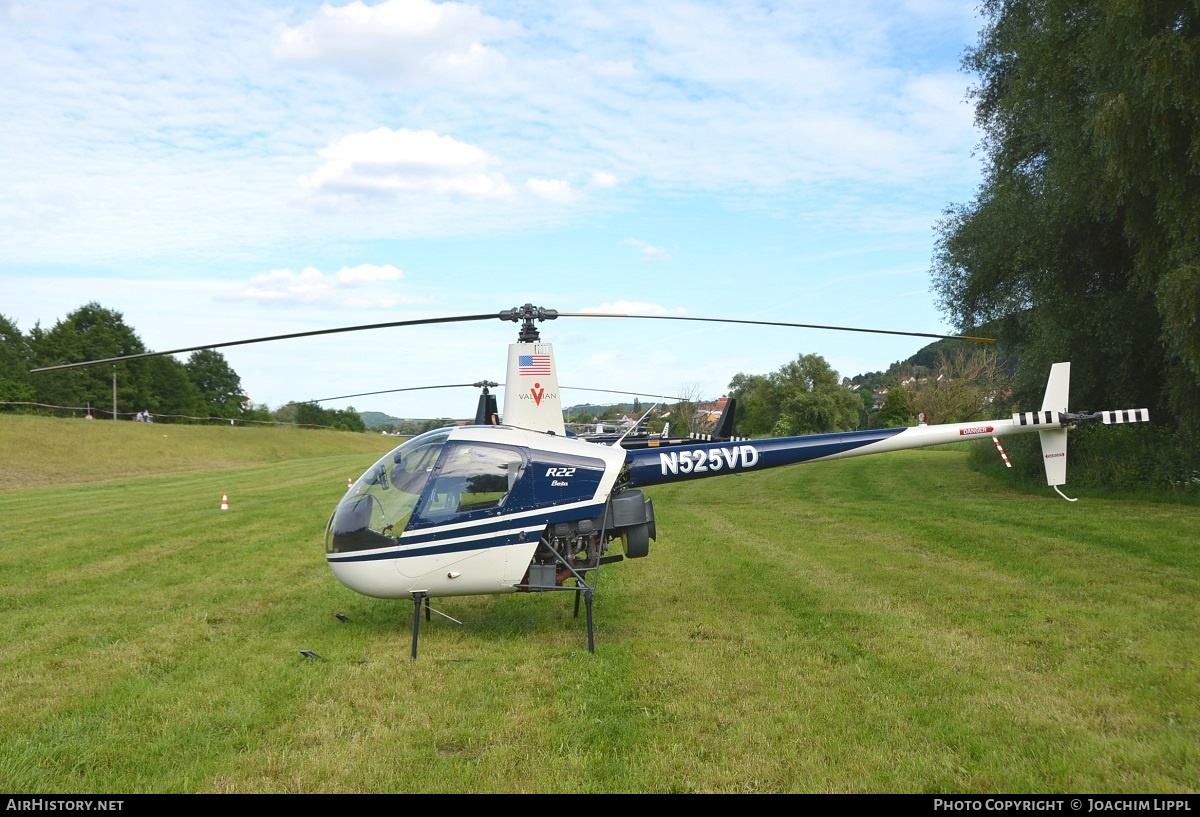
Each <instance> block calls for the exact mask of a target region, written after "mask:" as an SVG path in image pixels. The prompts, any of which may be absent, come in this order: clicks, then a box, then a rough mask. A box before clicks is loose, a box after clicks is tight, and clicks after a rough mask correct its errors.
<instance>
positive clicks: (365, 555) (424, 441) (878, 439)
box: [33, 303, 1149, 660]
mask: <svg viewBox="0 0 1200 817" xmlns="http://www.w3.org/2000/svg"><path fill="white" fill-rule="evenodd" d="M561 317H579V318H583V317H591V318H596V317H607V318H634V319H638V318H641V319H656V320H683V321H706V322H716V323H737V324H758V325H771V326H790V327H802V328H816V329H832V330H839V331H854V332H872V333H878V334H897V335H913V336H918V337H930V338H939V339H946V338H952V339H958V340H971V341H982V342H990V339H987V338H977V337H970V336H962V335H937V334H929V333H919V332H891V331H887V330H878V329H860V328H853V327H841V326H822V325H816V324H796V323H783V322H774V321H749V320H735V319H725V318H702V317H689V316H658V315H654V316H651V315H626V314H615V313H592V312H580V313H567V312H558V311H556V310H553V309H546V308H543V307H535V306H533V305H532V304H528V303H527V304H525V305H524V306H522V307H515V308H513V309H507V310H502V311H500V312H499V313H487V314H482V315H462V316H452V317H444V318H425V319H416V320H409V321H395V322H390V323H382V324H371V325H363V326H355V327H344V328H339V329H328V330H315V331H311V332H299V333H293V334H289V335H276V336H271V337H263V338H252V339H248V340H240V341H231V342H227V343H220V344H211V345H208V346H200V347H192V348H188V349H175V350H170V351H166V352H146V353H141V354H136V355H127V356H122V357H117V358H107V359H104V360H95V361H85V362H82V363H68V364H62V365H58V366H49V367H43V368H41V369H34V370H33V371H34V372H44V371H51V370H56V369H67V368H75V367H79V366H92V365H101V364H106V363H113V362H116V361H121V360H130V359H136V358H142V357H153V356H159V355H169V354H179V353H185V352H192V351H197V350H199V349H214V348H220V347H224V346H236V345H242V344H249V343H260V342H265V341H274V340H283V339H289V338H298V337H307V336H312V335H323V334H331V333H337V332H349V331H360V330H369V329H381V328H390V327H398V326H412V325H418V324H431V323H452V322H457V321H476V320H495V319H497V318H498V319H500V320H502V321H511V322H514V323H519V324H520V327H519V330H518V334H517V341H516V342H515V343H512V344H510V345H509V349H508V360H507V369H506V372H507V374H506V380H505V390H504V410H503V412H502V413H501V412H498V411H496V401H495V396H494V395H492V394H491V393H490V389H491V388H493V387H496V386H498V385H499V384H498V383H496V382H493V381H480V382H478V383H473V384H456V385H472V386H475V387H480V388H482V390H483V393H482V394H481V395H480V401H479V408H478V409H477V412H476V417H475V422H474V423H472V424H469V425H464V426H456V427H449V428H442V429H437V430H433V431H429V432H426V433H424V434H421V435H419V436H416V437H413V438H411V439H409V440H407V441H405V442H403V443H401V444H400V445H399V446H397V447H396V448H395V449H393V450H392V451H390V452H388V453H387V454H385V455H384V456H383V457H381V458H380V459H379V460H378V461H377V462H375V463H374V464H373V465H372V466H371V467H370V468H368V469H367V470H366V471H365V472H364V473H363V474H362V476H360V477H359V478H358V480H357V481H355V482H354V483H353V484H352V485H351V486H349V487H348V489H347V490H346V493H345V495H344V496H343V497H342V499H341V500H340V501H339V502H338V503H337V506H336V507H335V508H334V509H333V512H332V513H331V515H330V517H329V521H328V523H327V525H326V532H325V559H326V562H327V563H328V565H329V568H330V569H331V571H332V572H333V574H334V576H335V577H336V578H337V579H338V580H339V581H340V582H341V583H342V584H344V585H345V586H346V587H348V588H350V589H351V590H354V591H356V592H358V593H362V594H365V595H367V596H372V597H375V598H383V599H409V600H411V601H412V602H413V618H412V646H411V655H412V658H413V660H415V659H416V657H417V647H418V639H419V632H420V620H421V611H422V609H424V611H425V619H426V621H429V620H430V612H431V605H430V600H431V599H433V598H439V597H450V596H469V595H498V594H504V593H516V592H547V591H573V592H574V593H575V610H574V614H575V616H576V617H578V615H579V606H580V601H581V600H582V601H583V603H584V606H585V608H586V628H587V647H588V651H589V652H592V653H594V652H595V626H594V610H593V607H594V597H595V594H596V588H597V579H598V570H599V568H600V567H601V566H604V565H608V564H614V563H617V562H621V561H623V560H625V559H640V558H644V557H646V556H648V555H649V552H650V542H651V541H653V540H656V539H657V519H656V517H655V513H654V505H653V502H652V500H651V498H650V497H648V496H646V494H645V492H644V490H643V489H645V488H648V487H651V486H654V485H662V484H667V483H673V482H682V481H687V480H695V479H704V478H708V477H717V476H724V475H729V474H739V473H746V472H750V471H759V470H763V469H766V468H776V467H780V466H784V465H794V464H799V463H807V462H817V461H826V460H835V459H841V458H846V457H856V456H865V455H870V454H882V453H887V452H892V451H901V450H906V449H912V448H920V447H924V446H930V445H940V444H944V443H951V442H965V441H969V440H974V439H979V438H986V437H992V438H993V439H994V440H996V441H997V444H998V439H997V438H999V437H1001V436H1005V435H1009V434H1021V433H1032V432H1037V433H1038V434H1039V437H1040V441H1041V448H1042V456H1043V462H1044V465H1045V471H1046V484H1047V485H1048V486H1050V487H1052V488H1053V489H1054V490H1055V491H1056V492H1057V493H1058V494H1059V495H1060V496H1062V497H1063V498H1064V499H1068V500H1069V501H1074V500H1071V499H1070V498H1069V497H1067V496H1066V495H1065V494H1063V492H1062V491H1061V489H1060V486H1062V485H1064V484H1065V483H1066V459H1067V456H1066V455H1067V431H1068V429H1069V428H1071V427H1074V426H1078V425H1081V424H1084V423H1094V422H1099V423H1103V424H1119V423H1133V422H1148V421H1149V412H1148V411H1147V410H1146V409H1133V410H1121V411H1098V412H1092V413H1087V412H1083V413H1079V412H1077V413H1071V412H1069V411H1068V409H1067V406H1068V392H1069V385H1070V364H1069V363H1066V362H1064V363H1056V364H1054V365H1053V366H1052V367H1051V370H1050V374H1049V378H1048V380H1047V385H1046V392H1045V397H1044V399H1043V401H1042V406H1041V409H1040V410H1038V411H1028V412H1021V413H1016V414H1013V415H1012V416H1011V417H1008V418H1003V419H995V420H982V421H974V422H970V423H948V424H937V425H925V424H922V425H918V426H913V427H907V428H880V429H869V430H863V431H847V432H837V433H828V434H813V435H805V436H799V437H777V438H765V439H749V440H747V439H743V438H735V437H734V436H733V434H732V422H733V406H729V407H727V414H728V420H727V421H725V418H724V417H723V418H722V420H723V423H722V425H721V426H720V427H719V429H718V432H717V434H716V435H715V437H714V438H712V439H707V440H693V439H688V438H672V439H666V440H662V439H660V440H659V443H658V444H654V445H652V444H649V443H647V444H645V445H641V444H638V445H629V446H626V445H623V444H622V442H623V441H622V440H621V439H618V440H610V441H607V444H605V443H600V442H594V441H589V440H586V439H583V438H579V437H574V436H569V435H568V434H567V431H566V426H565V422H564V419H563V410H562V402H561V396H560V395H561V389H560V387H559V382H558V371H557V369H556V366H555V363H554V352H553V346H552V344H550V343H543V342H542V340H541V336H540V331H539V329H538V323H539V322H544V321H549V320H556V319H558V318H561ZM422 388H424V387H422ZM389 391H398V390H389ZM381 393H382V392H381ZM353 396H358V395H353ZM327 399H333V398H327ZM501 420H503V422H501ZM618 541H619V542H620V548H619V550H620V552H617V550H618V548H617V547H616V544H615V543H616V542H618ZM439 615H443V616H445V614H444V613H441V612H440V611H439ZM446 617H447V618H450V617H449V616H446ZM451 620H453V619H451Z"/></svg>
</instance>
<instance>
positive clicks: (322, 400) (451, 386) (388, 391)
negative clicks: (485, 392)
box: [285, 383, 479, 406]
mask: <svg viewBox="0 0 1200 817" xmlns="http://www.w3.org/2000/svg"><path fill="white" fill-rule="evenodd" d="M464 386H476V387H478V386H479V384H478V383H447V384H445V385H444V386H410V387H408V388H406V389H383V390H382V391H361V392H359V393H358V394H339V395H338V396H337V397H318V398H316V399H314V400H293V401H292V402H290V403H285V405H288V406H299V405H303V404H304V403H325V402H328V401H330V400H345V399H347V398H350V397H369V396H371V395H373V394H394V393H395V392H401V391H426V390H428V389H457V388H462V387H464Z"/></svg>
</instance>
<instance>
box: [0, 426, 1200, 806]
mask: <svg viewBox="0 0 1200 817" xmlns="http://www.w3.org/2000/svg"><path fill="white" fill-rule="evenodd" d="M9 419H10V418H0V444H3V443H4V442H5V441H6V440H5V436H4V434H5V428H6V427H8V426H6V424H7V423H8V420H9ZM50 422H60V423H61V422H67V423H69V422H70V421H50ZM77 425H82V422H77ZM113 425H114V426H123V425H124V426H128V427H129V428H127V429H119V428H118V429H113V430H112V431H111V433H114V434H115V433H117V432H118V431H119V432H121V433H125V434H131V433H133V432H134V431H135V430H136V431H137V432H144V431H145V430H146V429H145V428H139V427H136V424H132V423H129V424H119V423H118V424H113ZM153 430H154V431H155V432H156V433H159V434H162V433H168V434H171V433H173V432H172V431H170V430H167V428H166V427H158V426H156V427H155V428H154V429H153ZM74 431H75V430H74V429H72V433H74ZM228 431H229V430H228V429H202V428H195V429H192V431H190V432H187V433H188V434H192V433H196V434H197V435H198V439H200V443H199V446H200V448H202V449H207V450H208V452H209V453H208V454H207V455H206V456H207V457H208V460H209V461H207V462H199V461H197V460H199V459H201V458H200V457H199V456H198V455H197V456H195V457H193V458H192V459H188V464H187V466H186V468H184V470H182V471H178V472H171V471H170V470H169V469H168V466H166V465H163V466H161V468H159V469H158V470H157V471H156V470H155V469H149V470H150V471H151V472H149V473H146V472H144V471H146V470H147V469H146V468H145V467H134V466H135V464H136V463H124V464H122V462H123V461H122V460H121V459H120V458H119V457H118V456H117V455H112V461H111V462H110V466H111V467H112V468H113V469H115V470H116V471H118V472H121V474H122V475H121V476H119V477H113V478H104V477H103V476H102V475H97V476H95V477H92V478H89V479H77V480H72V479H71V478H70V477H69V476H68V475H69V474H70V472H71V469H69V468H64V467H61V466H60V465H58V464H54V465H51V463H57V462H58V460H59V459H60V458H61V457H63V456H64V453H63V452H62V451H59V450H58V449H56V448H55V445H54V443H52V442H48V441H43V444H42V446H41V456H42V457H43V459H44V461H45V464H46V470H48V471H51V472H54V473H58V474H60V476H59V477H58V478H57V479H55V480H44V481H42V482H40V483H37V484H34V485H24V484H20V481H19V480H16V481H10V482H9V484H8V485H7V486H6V488H5V489H4V490H0V541H3V544H4V546H3V548H2V549H0V614H2V615H3V621H4V622H5V625H6V626H5V627H4V628H3V629H2V630H0V678H3V679H4V684H3V687H2V690H3V691H2V692H0V788H2V789H3V790H5V791H8V792H10V793H19V792H48V793H50V792H96V793H106V792H112V793H133V792H310V791H329V792H592V791H597V792H741V791H757V792H814V791H815V792H854V791H868V792H1142V793H1147V792H1162V793H1173V792H1196V791H1197V790H1200V750H1198V749H1197V747H1198V746H1200V674H1198V672H1197V658H1196V656H1197V654H1198V653H1200V612H1198V605H1197V603H1196V599H1197V598H1198V597H1200V554H1198V552H1197V544H1196V543H1197V542H1200V509H1198V508H1197V507H1196V506H1195V505H1180V504H1171V503H1162V502H1146V501H1141V500H1123V499H1112V498H1094V497H1084V498H1083V499H1081V500H1080V501H1079V502H1077V503H1067V502H1064V501H1063V500H1061V499H1059V498H1058V497H1057V496H1056V495H1054V494H1053V493H1052V492H1049V491H1047V492H1046V493H1045V494H1044V495H1036V494H1034V495H1031V494H1028V493H1020V492H1016V491H1012V490H1009V489H1006V488H1002V487H999V486H998V485H997V484H996V483H994V482H992V481H989V480H988V479H986V478H984V477H981V476H979V475H978V474H976V473H974V472H972V471H970V470H969V469H968V468H967V467H966V457H965V454H964V453H963V452H962V451H960V450H944V449H940V450H933V451H921V452H903V453H899V454H892V455H884V456H878V457H864V458H861V459H855V460H847V461H844V462H838V463H828V464H815V465H807V466H796V467H791V468H784V469H779V470H775V471H770V472H761V473H753V474H743V475H741V476H723V477H719V478H716V479H711V480H705V481H700V482H693V483H685V484H678V485H673V486H663V487H660V488H656V489H652V490H651V491H650V492H649V493H650V495H651V496H652V497H653V498H654V503H655V510H656V515H657V518H658V531H659V539H658V541H657V542H655V543H654V544H653V545H652V547H651V553H650V556H649V557H648V558H646V559H642V560H638V561H626V562H624V563H622V564H619V565H613V566H611V567H606V568H604V569H603V570H602V571H601V579H600V586H599V591H598V593H597V597H596V622H597V623H596V642H597V651H596V653H595V654H594V655H593V654H589V653H588V652H587V649H586V634H585V629H584V625H583V621H582V619H574V618H573V617H572V596H571V594H569V593H548V594H518V595H507V596H503V597H495V598H493V597H487V596H484V597H469V598H452V599H439V600H435V607H436V608H437V609H439V610H441V611H444V612H445V613H446V614H448V615H450V616H453V617H454V618H456V619H460V620H461V621H463V625H462V626H460V625H457V624H455V623H453V622H451V621H448V620H446V619H444V618H441V617H439V616H434V621H433V622H432V623H431V624H423V625H422V634H421V648H420V657H419V658H418V659H417V661H416V662H413V661H411V660H410V658H409V648H410V643H409V638H410V628H411V616H412V606H411V603H409V602H385V601H380V600H375V599H369V598H366V597H362V596H358V595H355V594H354V593H352V592H350V591H348V590H346V589H345V588H343V587H341V585H339V584H338V583H337V581H336V580H335V579H334V578H333V576H332V574H331V573H330V572H329V570H328V568H327V567H326V566H325V564H324V558H323V553H322V534H323V531H324V526H325V522H326V520H327V518H328V515H329V513H330V511H332V509H333V506H334V504H335V503H336V502H337V500H338V499H339V498H340V496H341V495H342V494H343V493H344V491H345V485H346V477H347V475H353V476H355V477H357V475H358V474H359V473H361V472H362V471H363V470H364V469H365V468H366V466H367V465H369V464H370V463H371V462H372V461H373V460H374V458H375V457H376V456H377V453H378V452H381V451H382V450H386V448H387V447H388V444H387V442H386V441H380V440H378V439H377V438H373V437H369V436H368V435H331V436H329V437H325V438H322V437H321V435H323V434H331V433H330V432H311V431H310V432H295V433H296V434H298V435H300V436H299V437H297V438H295V439H294V440H293V441H292V442H291V444H289V445H286V446H283V447H282V448H281V449H280V450H278V451H276V450H275V449H274V448H272V446H273V445H274V443H271V444H270V445H268V444H266V443H263V442H262V440H261V439H258V438H253V433H252V432H253V431H254V430H250V429H244V430H243V429H239V430H238V431H241V432H243V435H241V436H238V437H236V438H235V437H233V436H231V435H230V434H229V433H228ZM259 431H265V430H259ZM199 432H207V433H208V435H209V436H208V437H207V438H205V437H204V435H203V434H199ZM22 433H23V434H25V435H28V433H29V429H28V428H24V429H22ZM83 433H90V432H87V431H85V432H83ZM220 434H224V436H219V435H220ZM306 434H307V435H311V436H312V437H313V438H314V441H313V442H312V445H313V446H315V447H313V448H309V447H308V446H309V441H308V439H307V438H305V437H304V436H303V435H306ZM58 437H59V435H54V439H58ZM343 437H347V438H354V439H353V440H351V441H350V442H343V441H342V438H343ZM160 439H161V438H160ZM167 439H168V440H170V437H168V438H167ZM368 439H369V440H371V442H370V444H369V445H368V444H364V443H363V441H364V440H368ZM135 441H136V440H135ZM72 442H73V444H75V446H76V447H77V446H78V440H75V439H74V438H72ZM141 442H146V440H145V439H144V438H143V439H142V440H141ZM327 445H328V446H332V450H331V449H330V448H328V447H326V446H327ZM360 445H361V446H362V447H356V446H360ZM223 446H224V448H223ZM344 446H345V447H351V448H353V450H345V449H344V448H343V447H344ZM130 447H132V443H127V444H126V445H124V446H122V445H117V446H116V449H115V450H117V451H120V450H122V448H130ZM268 449H269V450H268ZM283 449H289V451H284V450H283ZM339 449H342V453H338V450H339ZM368 449H369V450H368ZM0 450H2V449H0ZM272 451H274V453H272ZM264 452H266V453H264ZM135 459H136V460H137V462H138V463H142V464H144V463H145V462H146V461H147V455H146V454H145V453H144V452H143V453H141V454H139V455H138V456H137V457H136V458H135ZM165 459H166V460H168V461H178V460H180V458H179V457H178V456H176V457H173V458H172V457H167V458H165ZM184 459H187V458H184ZM6 464H7V465H9V466H10V470H15V467H16V466H20V467H26V466H23V465H20V464H19V463H17V462H16V458H12V459H10V460H8V461H7V462H6ZM14 483H16V484H14ZM223 493H227V494H228V496H229V499H230V510H228V511H221V510H219V506H220V499H221V496H222V494H223ZM339 612H340V613H343V614H345V615H347V616H349V617H350V619H351V621H350V622H348V623H343V622H342V621H340V620H338V619H337V618H336V617H335V613H339ZM301 650H313V651H315V652H316V653H317V654H319V655H320V656H321V658H320V659H308V658H305V657H303V656H302V655H301V653H300V651H301Z"/></svg>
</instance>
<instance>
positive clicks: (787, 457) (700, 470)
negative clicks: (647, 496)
mask: <svg viewBox="0 0 1200 817" xmlns="http://www.w3.org/2000/svg"><path fill="white" fill-rule="evenodd" d="M902 431H904V429H903V428H878V429H871V430H869V431H847V432H843V433H840V434H812V435H809V436H805V437H774V438H768V439H762V440H740V441H734V442H727V443H700V444H697V445H681V446H672V447H670V448H657V449H655V448H644V449H636V450H631V451H629V452H628V453H627V455H626V463H627V464H628V466H629V484H630V485H634V486H639V485H659V484H662V483H666V482H679V481H682V480H686V479H701V478H703V477H711V476H717V475H718V474H721V473H738V472H741V471H757V470H759V469H762V468H775V467H778V466H780V465H793V464H796V463H802V462H811V461H812V460H819V459H822V458H823V457H830V456H833V455H835V454H845V453H847V452H850V451H854V450H856V449H859V448H862V447H864V446H868V445H871V444H872V443H877V442H880V441H882V440H886V439H889V438H890V437H894V436H896V435H897V434H899V433H900V432H902Z"/></svg>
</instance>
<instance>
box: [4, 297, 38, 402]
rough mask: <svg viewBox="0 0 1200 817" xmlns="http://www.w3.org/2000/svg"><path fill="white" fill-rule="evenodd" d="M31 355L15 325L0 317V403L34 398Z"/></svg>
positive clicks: (25, 339)
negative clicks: (30, 371) (30, 376)
mask: <svg viewBox="0 0 1200 817" xmlns="http://www.w3.org/2000/svg"><path fill="white" fill-rule="evenodd" d="M31 357H32V353H31V351H30V348H29V341H28V339H27V338H26V337H25V336H24V335H23V334H21V331H20V330H19V329H17V325H16V324H15V323H13V322H12V321H11V320H10V319H9V318H7V317H5V316H4V315H0V402H14V403H27V402H32V401H33V399H34V397H35V392H34V388H33V383H32V382H31V381H30V379H29V370H30V368H32V367H31V365H30V359H31Z"/></svg>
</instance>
